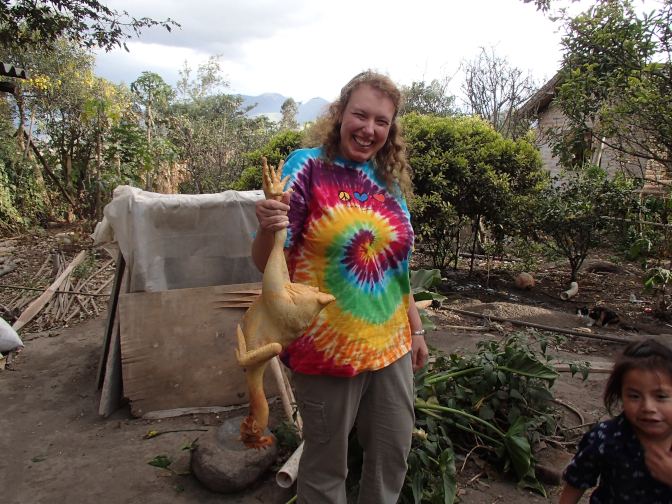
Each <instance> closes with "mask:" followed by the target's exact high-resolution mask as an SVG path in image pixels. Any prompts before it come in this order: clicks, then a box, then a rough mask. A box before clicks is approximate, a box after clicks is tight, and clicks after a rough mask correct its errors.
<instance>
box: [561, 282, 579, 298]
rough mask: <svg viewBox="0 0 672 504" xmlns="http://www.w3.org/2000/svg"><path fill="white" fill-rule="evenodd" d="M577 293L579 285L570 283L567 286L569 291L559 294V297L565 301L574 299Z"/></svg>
mask: <svg viewBox="0 0 672 504" xmlns="http://www.w3.org/2000/svg"><path fill="white" fill-rule="evenodd" d="M577 292H579V284H578V283H576V282H572V283H570V284H569V290H566V291H565V292H563V293H562V294H560V297H561V298H562V300H563V301H567V300H568V299H569V298H571V297H574V296H575V295H576V293H577Z"/></svg>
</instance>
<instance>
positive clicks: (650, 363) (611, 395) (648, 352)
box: [604, 339, 672, 415]
mask: <svg viewBox="0 0 672 504" xmlns="http://www.w3.org/2000/svg"><path fill="white" fill-rule="evenodd" d="M633 369H641V370H648V371H654V372H655V371H658V372H660V371H662V372H664V373H667V375H668V376H669V377H670V380H672V350H670V349H669V348H668V347H666V346H665V345H663V344H661V343H658V342H657V341H656V340H653V339H648V340H646V341H638V342H635V343H630V344H629V345H628V346H627V347H626V348H625V350H623V355H622V356H621V357H620V358H619V359H618V361H617V362H616V364H615V365H614V370H613V371H612V372H611V376H610V377H609V381H608V382H607V388H606V390H605V391H604V405H605V407H606V408H607V411H608V412H609V414H610V415H611V414H612V413H611V411H612V409H613V408H614V406H616V405H617V404H618V402H619V401H620V400H621V389H622V388H623V377H624V376H625V374H626V373H627V372H628V371H631V370H633Z"/></svg>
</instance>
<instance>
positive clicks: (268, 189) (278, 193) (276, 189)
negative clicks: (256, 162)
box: [261, 157, 294, 201]
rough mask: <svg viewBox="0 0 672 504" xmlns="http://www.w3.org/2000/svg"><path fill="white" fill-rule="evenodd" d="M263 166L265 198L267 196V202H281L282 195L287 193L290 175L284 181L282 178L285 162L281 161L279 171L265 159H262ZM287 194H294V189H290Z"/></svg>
mask: <svg viewBox="0 0 672 504" xmlns="http://www.w3.org/2000/svg"><path fill="white" fill-rule="evenodd" d="M261 164H262V166H263V181H262V183H263V188H264V196H266V199H267V200H269V199H274V200H277V201H280V200H281V199H282V195H283V194H284V193H285V186H286V185H287V181H288V180H289V175H287V176H286V177H285V178H283V179H281V178H280V177H282V167H283V166H284V164H285V160H284V159H283V160H281V161H280V164H279V165H278V169H277V170H276V169H275V168H274V167H273V166H272V165H269V164H268V162H267V161H266V158H265V157H262V158H261ZM287 192H289V193H292V192H294V191H293V189H289V190H288V191H287Z"/></svg>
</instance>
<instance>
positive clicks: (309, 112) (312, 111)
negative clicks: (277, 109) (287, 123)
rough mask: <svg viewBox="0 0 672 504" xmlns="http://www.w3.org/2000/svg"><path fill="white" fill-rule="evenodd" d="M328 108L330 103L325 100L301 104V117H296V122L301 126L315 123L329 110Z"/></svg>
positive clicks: (311, 100)
mask: <svg viewBox="0 0 672 504" xmlns="http://www.w3.org/2000/svg"><path fill="white" fill-rule="evenodd" d="M328 106H329V102H328V101H327V100H325V99H324V98H319V97H318V98H312V99H310V100H308V101H307V102H306V103H302V104H301V106H300V107H299V115H297V116H296V121H297V122H298V123H299V124H303V123H305V122H308V121H314V120H315V119H317V118H318V117H319V116H320V115H321V114H322V113H324V112H325V111H326V110H327V107H328Z"/></svg>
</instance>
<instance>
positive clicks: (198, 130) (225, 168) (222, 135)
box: [168, 56, 277, 193]
mask: <svg viewBox="0 0 672 504" xmlns="http://www.w3.org/2000/svg"><path fill="white" fill-rule="evenodd" d="M220 73H221V68H220V65H219V57H218V56H213V57H211V58H210V59H209V60H208V61H207V62H206V63H204V64H202V65H200V66H199V68H198V70H197V72H196V75H195V76H194V77H193V78H192V71H191V69H190V68H189V66H188V64H187V63H185V68H184V70H183V71H182V72H181V76H182V79H181V80H180V82H179V83H178V91H179V96H180V99H179V100H178V102H177V103H174V104H173V105H171V107H170V117H171V119H170V130H169V131H168V138H169V139H170V141H171V142H172V143H173V145H175V146H176V148H177V159H178V162H179V163H180V164H181V165H182V166H184V168H185V169H186V171H187V173H188V174H189V180H188V181H185V182H184V184H182V186H181V190H183V191H185V192H189V193H211V192H219V191H225V190H227V189H229V188H230V187H231V185H232V184H234V183H235V182H236V181H237V180H238V179H239V177H240V175H241V173H242V172H243V170H244V169H245V168H246V167H247V166H249V165H248V162H247V157H246V155H247V154H249V153H250V152H253V151H255V150H256V149H259V148H261V147H262V145H264V144H265V143H267V142H268V140H269V138H270V137H271V135H272V134H273V133H274V132H275V131H276V129H277V126H275V125H274V124H272V123H271V122H270V121H269V120H268V119H267V118H266V117H263V116H260V117H256V118H249V117H247V112H249V110H251V109H252V108H253V107H242V103H243V99H242V98H241V97H240V95H230V94H225V93H222V92H221V91H220V88H221V87H226V86H227V85H228V83H227V82H226V80H225V79H224V78H223V77H221V75H220Z"/></svg>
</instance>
